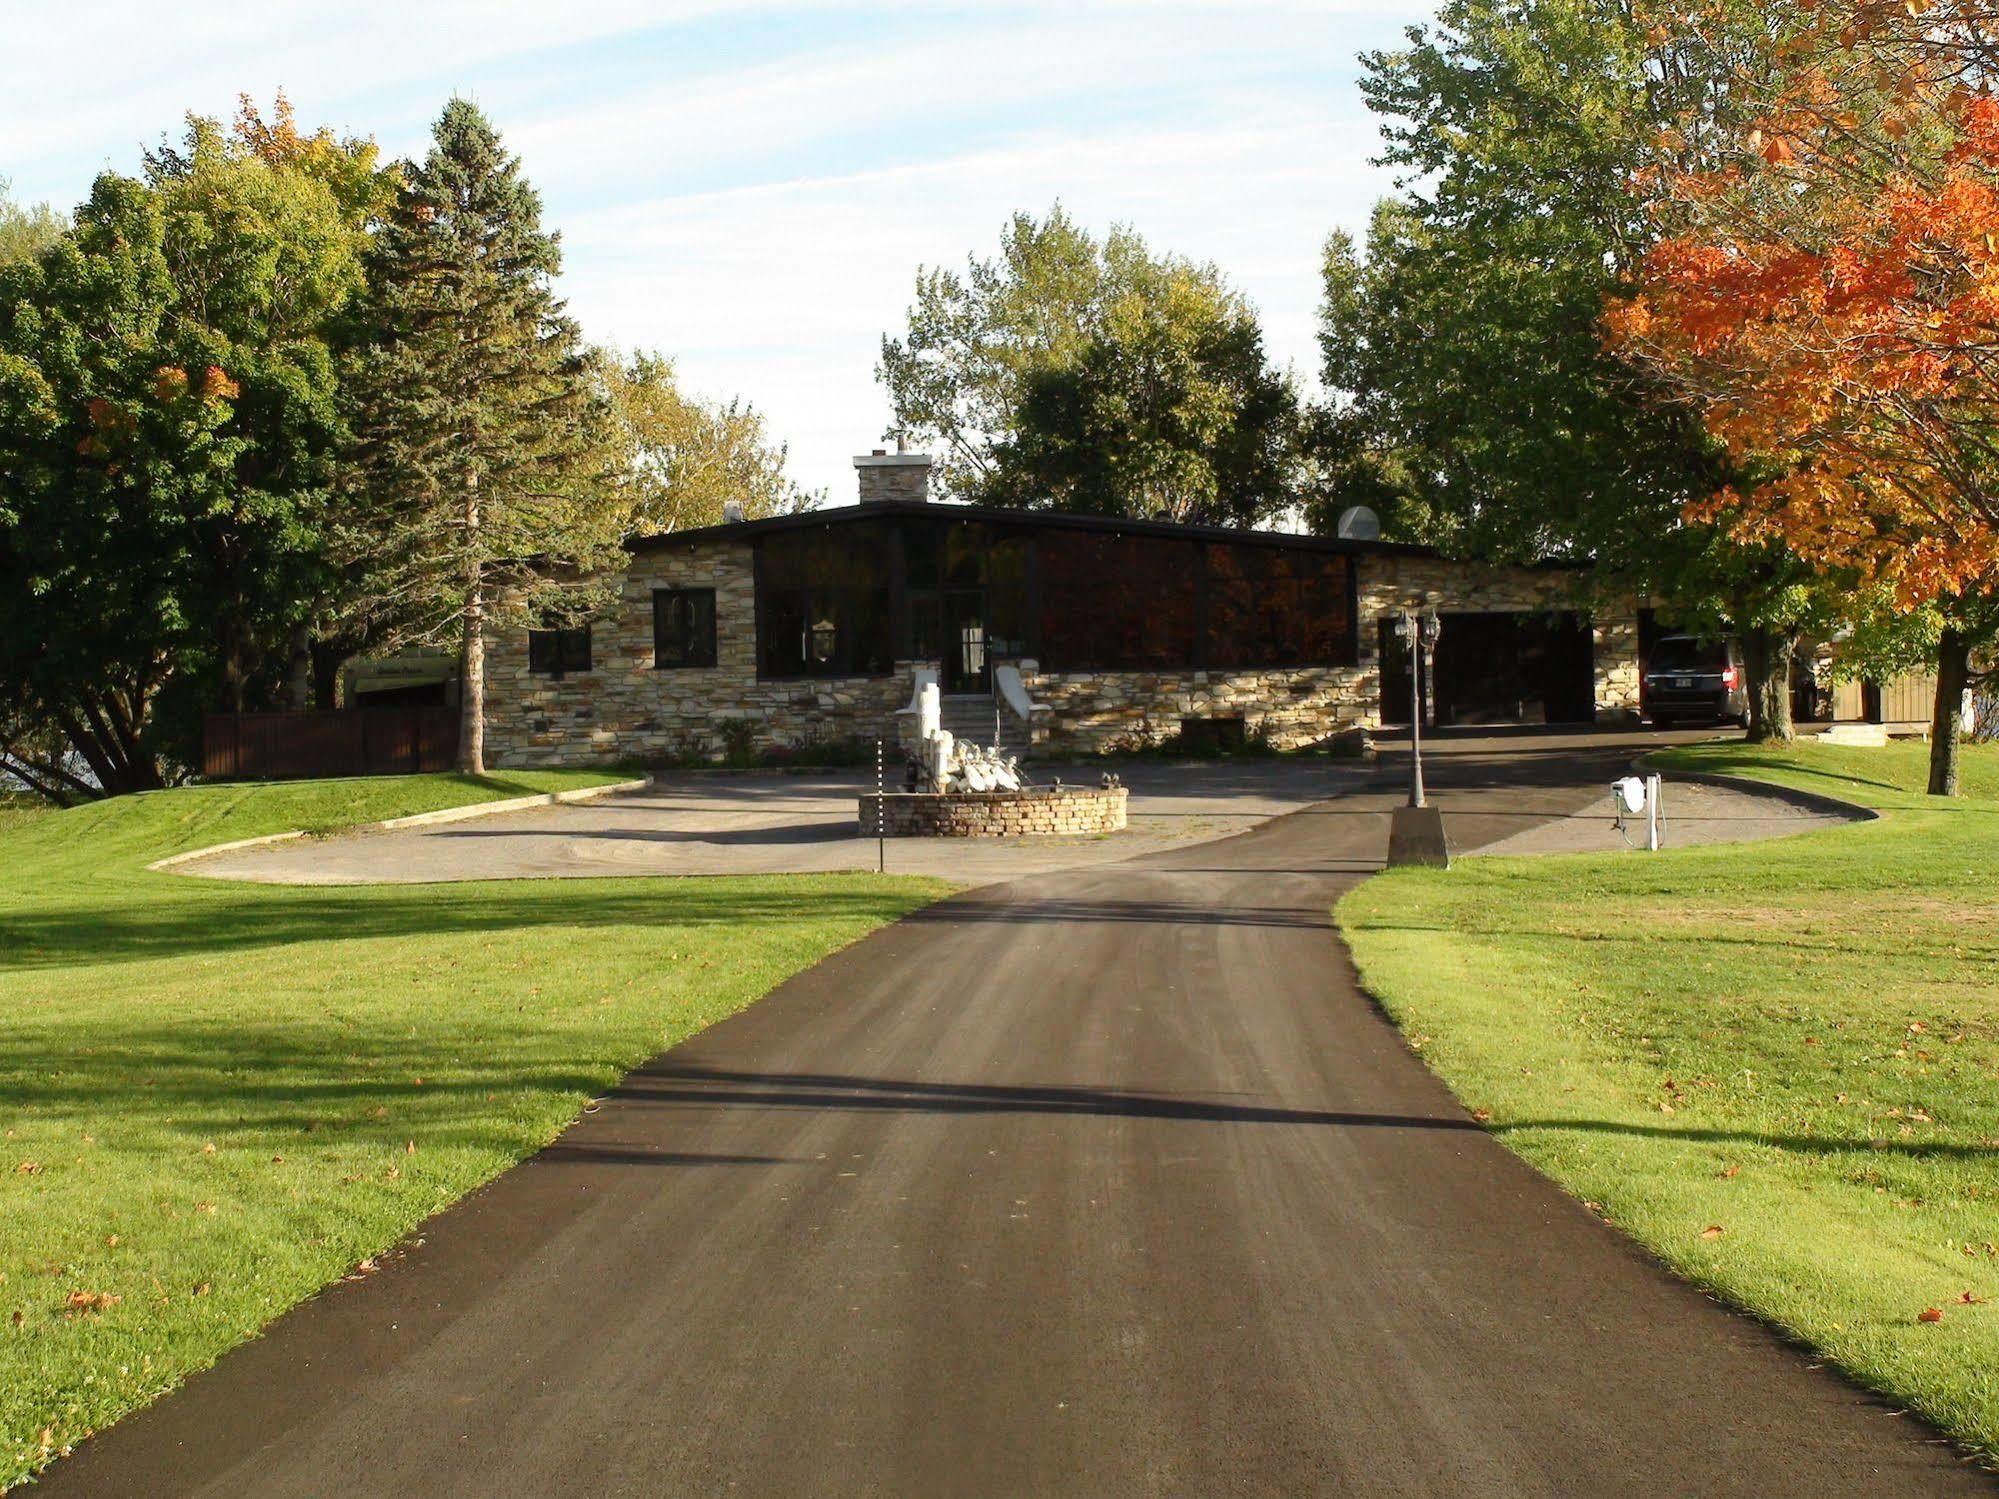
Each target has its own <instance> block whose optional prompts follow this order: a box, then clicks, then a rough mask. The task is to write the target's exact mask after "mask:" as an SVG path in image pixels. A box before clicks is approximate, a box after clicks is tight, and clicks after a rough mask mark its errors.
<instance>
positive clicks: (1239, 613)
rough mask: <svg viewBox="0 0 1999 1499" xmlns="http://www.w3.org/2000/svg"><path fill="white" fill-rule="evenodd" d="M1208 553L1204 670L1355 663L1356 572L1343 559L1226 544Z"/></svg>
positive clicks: (1214, 546)
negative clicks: (1353, 575) (1353, 582)
mask: <svg viewBox="0 0 1999 1499" xmlns="http://www.w3.org/2000/svg"><path fill="white" fill-rule="evenodd" d="M1205 550H1206V552H1207V609H1206V620H1207V628H1206V629H1205V631H1204V632H1203V636H1204V638H1203V641H1202V652H1201V664H1202V665H1204V666H1221V667H1261V666H1349V665H1352V664H1353V663H1354V660H1355V651H1354V635H1353V590H1352V586H1351V577H1352V568H1351V564H1350V562H1349V560H1348V559H1347V558H1346V557H1344V556H1342V555H1340V554H1338V553H1334V552H1318V551H1306V550H1303V549H1291V548H1279V547H1270V546H1244V545H1239V544H1235V543H1228V542H1216V543H1213V544H1211V545H1209V546H1208V547H1207V548H1206V549H1205Z"/></svg>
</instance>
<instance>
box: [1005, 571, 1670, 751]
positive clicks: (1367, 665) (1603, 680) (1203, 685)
mask: <svg viewBox="0 0 1999 1499" xmlns="http://www.w3.org/2000/svg"><path fill="white" fill-rule="evenodd" d="M1357 573H1358V582H1359V588H1360V640H1359V642H1358V644H1359V652H1358V655H1359V661H1358V664H1357V665H1354V666H1299V667H1282V668H1270V669H1266V670H1262V671H1233V672H1222V671H1192V670H1190V671H1177V672H1176V671H1159V672H1026V671H1024V672H1023V673H1022V676H1023V680H1024V681H1025V682H1026V683H1027V685H1028V691H1029V694H1030V695H1031V696H1032V697H1033V698H1034V699H1035V700H1036V701H1037V702H1041V703H1045V704H1047V705H1048V707H1049V709H1050V712H1049V713H1048V715H1047V716H1046V721H1045V723H1044V724H1038V725H1037V728H1036V732H1035V744H1036V747H1037V748H1039V749H1045V750H1049V751H1056V752H1063V751H1073V752H1102V751H1105V750H1117V749H1128V748H1136V747H1138V746H1139V745H1140V744H1142V743H1146V742H1156V741H1158V740H1161V739H1165V738H1167V737H1169V736H1171V735H1172V734H1174V733H1175V732H1177V731H1178V729H1179V727H1180V720H1181V719H1183V718H1236V717H1239V718H1241V719H1243V720H1244V724H1245V727H1246V728H1247V729H1248V730H1249V732H1251V733H1257V732H1262V733H1264V734H1266V735H1267V736H1268V737H1269V740H1270V743H1271V744H1272V745H1273V746H1275V747H1276V748H1278V749H1297V748H1299V747H1301V746H1304V745H1309V744H1317V743H1320V742H1322V741H1323V740H1326V739H1329V738H1331V737H1333V736H1334V735H1336V734H1339V733H1340V732H1342V731H1343V730H1346V729H1351V728H1359V727H1370V728H1371V727H1375V726H1377V725H1379V723H1380V721H1381V661H1380V637H1379V630H1378V623H1377V622H1378V621H1379V620H1380V618H1381V616H1382V615H1383V614H1384V613H1388V612H1391V611H1393V610H1396V609H1400V608H1402V607H1404V606H1405V605H1410V604H1415V605H1421V604H1423V603H1425V602H1426V601H1429V600H1431V599H1434V600H1435V601H1436V602H1437V604H1438V606H1439V607H1440V608H1441V609H1442V610H1443V611H1444V612H1446V613H1458V612H1468V613H1487V612H1502V613H1504V612H1526V611H1534V610H1541V609H1552V608H1572V607H1581V608H1588V607H1589V601H1588V600H1587V599H1584V598H1581V597H1579V596H1578V593H1577V589H1578V584H1579V579H1580V575H1579V574H1577V573H1576V572H1573V571H1570V570H1567V569H1557V568H1527V567H1487V566H1483V565H1480V564H1475V563H1464V562H1449V561H1444V560H1442V559H1438V558H1423V557H1387V556H1383V557H1362V558H1361V559H1360V561H1359V566H1358V568H1357ZM1592 614H1593V618H1594V620H1595V625H1594V629H1593V635H1594V640H1593V644H1594V648H1595V661H1596V705H1597V712H1598V715H1599V717H1601V718H1605V719H1610V718H1615V717H1617V716H1619V715H1625V714H1635V713H1636V712H1637V708H1638V616H1637V612H1636V610H1635V609H1634V608H1633V607H1632V606H1631V605H1629V604H1628V603H1625V604H1619V605H1616V606H1614V607H1610V608H1604V607H1597V608H1596V609H1594V610H1593V611H1592Z"/></svg>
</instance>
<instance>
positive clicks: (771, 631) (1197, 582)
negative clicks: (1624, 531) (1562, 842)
mask: <svg viewBox="0 0 1999 1499" xmlns="http://www.w3.org/2000/svg"><path fill="white" fill-rule="evenodd" d="M854 463H855V467H856V469H857V470H858V472H859V476H860V503H859V504H858V505H853V506H845V507H840V508H837V509H831V510H822V511H816V512H812V513H809V514H804V515H793V516H782V517H776V518H772V519H768V520H759V521H736V522H732V523H725V524H723V525H719V526H709V527H705V528H702V529H700V530H694V531H686V532H681V533H678V534H674V535H667V536H658V537H646V538H639V539H636V540H634V541H632V542H631V543H630V544H629V551H630V554H631V561H630V565H629V566H628V568H627V569H626V571H625V573H624V576H623V580H622V587H621V589H620V592H619V595H618V598H617V601H616V604H615V605H614V606H613V607H612V608H611V609H610V610H609V611H608V612H607V613H606V614H604V615H603V616H602V617H600V618H598V619H596V620H594V621H592V622H591V623H590V624H589V625H587V626H583V627H580V628H576V629H562V630H553V629H552V630H530V631H497V630H496V631H494V632H492V633H490V634H489V636H488V638H487V641H486V662H487V667H486V670H487V687H486V712H487V723H486V745H487V753H488V756H489V758H490V759H491V761H492V763H494V764H496V765H501V766H545V765H582V764H590V763H597V762H606V761H627V762H630V761H637V762H644V761H647V760H655V759H657V760H665V759H672V758H679V757H684V756H705V755H715V754H719V753H722V752H724V751H727V750H747V749H760V750H773V751H780V752H782V751H786V750H792V751H797V750H805V749H809V748H810V747H811V746H813V745H815V744H817V745H826V744H831V743H836V742H849V743H851V742H854V741H861V742H865V743H872V742H873V741H874V740H876V739H877V738H879V739H882V740H885V741H886V742H887V743H888V744H889V745H890V746H894V745H895V744H896V743H897V740H898V738H899V735H900V725H901V724H903V723H906V722H907V718H906V716H905V715H899V711H898V710H901V709H904V708H906V707H907V706H908V705H909V704H910V701H911V699H912V697H913V696H914V693H915V689H916V685H917V683H918V682H919V681H921V680H924V679H925V677H924V674H925V673H932V674H934V676H935V679H936V680H937V681H938V682H939V683H940V685H941V687H942V689H943V692H944V694H945V707H946V723H947V726H950V727H953V728H954V729H956V730H957V731H959V732H961V733H969V734H972V735H974V736H976V737H977V738H979V739H980V740H981V741H982V742H983V741H985V740H986V739H988V737H989V736H991V735H992V734H995V733H996V734H997V735H998V736H999V737H1000V738H1001V739H1002V740H1004V741H1005V742H1006V743H1007V744H1009V745H1011V746H1014V747H1016V748H1019V749H1022V750H1026V751H1028V752H1030V753H1036V754H1063V753H1076V752H1092V751H1104V750H1116V749H1120V748H1133V747H1136V746H1137V745H1138V744H1139V743H1141V742H1143V741H1157V740H1160V739H1164V738H1167V737H1170V736H1172V735H1174V734H1179V733H1183V732H1184V733H1187V734H1189V735H1190V736H1193V735H1212V736H1217V737H1225V738H1232V737H1235V736H1238V735H1254V736H1260V737H1263V738H1266V739H1268V741H1269V742H1270V743H1271V744H1272V745H1274V746H1276V747H1278V748H1287V749H1288V748H1296V747H1300V746H1304V745H1310V744H1314V743H1318V742H1321V741H1324V740H1326V739H1328V738H1329V737H1331V736H1333V735H1336V734H1338V733H1340V732H1341V731H1343V730H1346V729H1350V728H1355V727H1362V726H1375V725H1379V724H1381V723H1383V722H1391V723H1392V722H1398V721H1406V719H1407V717H1408V711H1409V710H1408V702H1409V689H1408V671H1407V662H1406V653H1405V652H1404V650H1403V649H1402V648H1401V647H1399V646H1398V645H1397V643H1396V641H1395V638H1394V636H1393V633H1392V631H1393V624H1394V619H1395V616H1396V614H1397V612H1398V611H1400V610H1401V609H1403V608H1405V607H1409V606H1412V605H1414V606H1422V605H1425V604H1430V605H1434V606H1435V607H1436V608H1437V609H1438V610H1439V612H1440V613H1441V615H1442V618H1443V625H1444V629H1443V638H1442V642H1441V644H1440V646H1439V649H1438V653H1437V664H1436V673H1435V684H1436V685H1435V711H1434V715H1433V716H1434V718H1435V719H1436V721H1437V722H1439V723H1444V724H1450V723H1518V722H1579V723H1580V722H1590V721H1598V720H1608V719H1615V718H1628V717H1629V716H1631V715H1632V714H1634V713H1635V711H1636V709H1637V706H1638V691H1639V669H1638V629H1637V617H1636V614H1635V612H1634V610H1633V609H1632V608H1631V607H1630V606H1629V605H1628V604H1626V605H1620V606H1617V607H1614V608H1605V607H1603V606H1602V605H1601V603H1600V602H1598V603H1597V604H1596V606H1595V607H1594V608H1592V601H1591V599H1590V597H1589V588H1588V576H1587V573H1586V572H1585V571H1583V570H1581V569H1578V568H1573V567H1565V566H1556V565H1548V566H1537V567H1497V566H1492V567H1489V566H1483V565H1479V564H1473V563H1464V562H1454V561H1450V560H1447V559H1445V558H1443V557H1441V556H1439V555H1437V554H1436V553H1434V552H1432V551H1430V550H1428V549H1427V548H1423V547H1414V546H1403V545H1396V544H1392V543H1387V542H1379V541H1352V540H1345V539H1336V538H1331V537H1315V536H1290V535H1282V534H1277V533H1272V532H1263V531H1248V530H1235V529H1225V528H1219V527H1210V526H1198V525H1180V524H1174V523H1169V522H1164V521H1125V520H1112V519H1109V518H1105V517H1098V516H1082V515H1056V514H1050V513H1046V512H1038V511H1018V510H991V509H977V508H972V507H967V506H960V505H945V504H936V503H931V502H930V500H929V498H928V494H927V488H928V478H927V476H928V472H929V468H930V463H931V460H930V459H929V458H928V457H926V456H923V455H920V454H913V453H884V452H875V453H871V454H868V455H865V456H863V457H859V458H856V459H855V460H854Z"/></svg>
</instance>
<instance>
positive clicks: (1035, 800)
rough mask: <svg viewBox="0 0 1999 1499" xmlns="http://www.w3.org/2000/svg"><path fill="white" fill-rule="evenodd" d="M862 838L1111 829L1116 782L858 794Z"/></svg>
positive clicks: (1117, 826) (1116, 812)
mask: <svg viewBox="0 0 1999 1499" xmlns="http://www.w3.org/2000/svg"><path fill="white" fill-rule="evenodd" d="M860 804H861V836H862V837H863V838H1026V837H1033V836H1046V837H1075V836H1078V835H1082V834H1090V833H1115V832H1118V831H1120V830H1122V829H1123V827H1124V825H1125V809H1126V791H1125V788H1124V787H1122V786H1110V787H1103V788H1098V787H1089V786H1069V787H1064V788H1063V789H1061V790H1060V791H1046V790H1033V791H996V792H978V791H971V792H948V791H947V792H945V793H944V794H943V795H941V796H940V795H938V794H937V793H936V792H923V791H914V792H904V791H891V792H889V793H887V794H886V795H884V796H877V795H876V794H875V793H874V792H872V791H869V792H865V793H863V794H862V796H861V799H860Z"/></svg>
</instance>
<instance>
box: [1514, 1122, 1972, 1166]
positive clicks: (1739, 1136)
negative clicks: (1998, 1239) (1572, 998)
mask: <svg viewBox="0 0 1999 1499" xmlns="http://www.w3.org/2000/svg"><path fill="white" fill-rule="evenodd" d="M1487 1129H1489V1130H1490V1131H1491V1132H1492V1133H1493V1134H1495V1135H1509V1134H1523V1133H1528V1132H1533V1131H1542V1130H1547V1131H1561V1130H1568V1131H1573V1132H1576V1133H1580V1134H1592V1135H1624V1136H1628V1137H1630V1138H1631V1139H1635V1140H1678V1141H1684V1142H1686V1143H1688V1144H1694V1145H1765V1146H1769V1147H1770V1148H1772V1149H1774V1150H1789V1151H1796V1152H1797V1153H1799V1154H1801V1155H1865V1156H1883V1155H1892V1156H1903V1157H1906V1158H1908V1159H1911V1160H1961V1161H1999V1146H1993V1145H1961V1144H1957V1143H1955V1142H1953V1141H1947V1140H1885V1139H1882V1138H1880V1137H1879V1136H1824V1135H1773V1134H1765V1133H1763V1132H1761V1131H1758V1130H1746V1129H1697V1128H1694V1127H1693V1126H1691V1125H1658V1124H1622V1123H1618V1122H1617V1121H1615V1120H1610V1119H1517V1120H1514V1121H1513V1122H1512V1123H1510V1124H1493V1125H1488V1126H1487Z"/></svg>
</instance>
